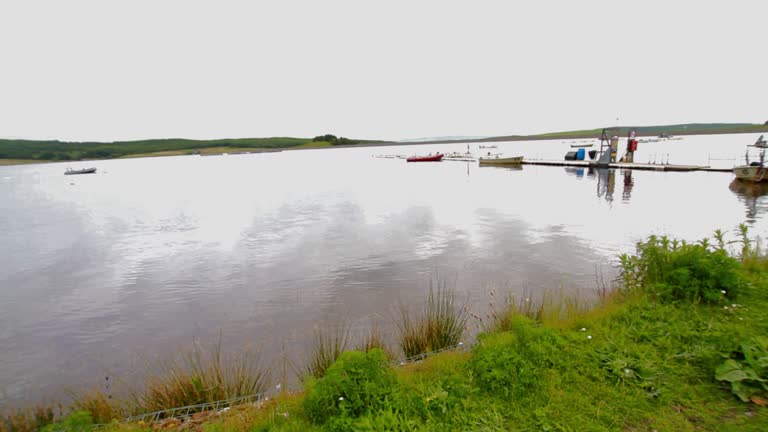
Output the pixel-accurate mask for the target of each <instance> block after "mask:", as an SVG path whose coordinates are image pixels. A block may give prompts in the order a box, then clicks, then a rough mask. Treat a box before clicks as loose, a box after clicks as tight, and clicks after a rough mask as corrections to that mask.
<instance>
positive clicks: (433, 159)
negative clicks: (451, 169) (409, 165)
mask: <svg viewBox="0 0 768 432" xmlns="http://www.w3.org/2000/svg"><path fill="white" fill-rule="evenodd" d="M441 160H443V154H442V153H437V154H434V155H428V156H411V157H409V158H408V159H406V161H408V162H440V161H441Z"/></svg>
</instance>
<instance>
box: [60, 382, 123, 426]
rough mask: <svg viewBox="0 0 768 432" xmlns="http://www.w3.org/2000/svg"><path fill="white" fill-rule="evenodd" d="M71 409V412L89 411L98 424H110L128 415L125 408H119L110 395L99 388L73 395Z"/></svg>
mask: <svg viewBox="0 0 768 432" xmlns="http://www.w3.org/2000/svg"><path fill="white" fill-rule="evenodd" d="M70 409H71V411H88V412H89V413H90V414H91V418H92V419H93V422H94V423H96V424H99V423H109V422H111V421H112V420H115V419H120V418H122V417H124V416H125V414H126V412H125V410H124V407H123V406H119V405H118V403H117V402H116V401H115V400H113V399H112V398H111V396H110V395H107V394H105V393H104V391H102V390H101V389H98V388H96V389H91V390H89V391H86V392H84V393H78V394H73V398H72V406H71V408H70Z"/></svg>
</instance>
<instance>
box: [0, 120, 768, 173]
mask: <svg viewBox="0 0 768 432" xmlns="http://www.w3.org/2000/svg"><path fill="white" fill-rule="evenodd" d="M609 129H610V130H611V133H612V134H616V135H619V136H624V135H626V134H627V133H628V132H629V130H631V129H635V130H636V131H637V134H638V136H658V135H660V134H662V133H663V134H666V135H678V136H679V135H714V134H736V133H759V132H768V124H750V123H690V124H680V125H666V126H640V127H627V126H617V127H614V128H609ZM601 131H602V129H589V130H580V131H566V132H553V133H543V134H534V135H509V136H498V137H487V138H470V139H460V138H459V139H455V140H421V141H408V142H403V141H381V140H378V141H377V140H353V139H347V138H344V137H336V136H334V135H321V136H317V137H315V138H313V139H312V138H289V137H277V138H235V139H217V140H192V139H151V140H140V141H115V142H64V141H43V140H16V139H0V166H2V165H19V164H32V163H47V162H63V161H67V162H74V161H86V160H103V159H116V158H128V157H158V156H181V155H192V154H201V155H209V154H222V153H230V154H234V153H246V152H250V153H255V152H266V151H282V150H302V149H318V148H345V147H373V146H392V145H420V144H460V143H485V142H500V141H535V140H554V139H587V138H599V137H600V134H601Z"/></svg>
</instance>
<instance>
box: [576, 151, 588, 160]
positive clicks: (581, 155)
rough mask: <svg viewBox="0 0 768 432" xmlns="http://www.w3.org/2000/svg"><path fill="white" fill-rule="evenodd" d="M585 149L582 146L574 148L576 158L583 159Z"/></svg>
mask: <svg viewBox="0 0 768 432" xmlns="http://www.w3.org/2000/svg"><path fill="white" fill-rule="evenodd" d="M586 153H587V151H586V150H584V149H583V148H580V149H578V150H576V160H584V156H585V155H586Z"/></svg>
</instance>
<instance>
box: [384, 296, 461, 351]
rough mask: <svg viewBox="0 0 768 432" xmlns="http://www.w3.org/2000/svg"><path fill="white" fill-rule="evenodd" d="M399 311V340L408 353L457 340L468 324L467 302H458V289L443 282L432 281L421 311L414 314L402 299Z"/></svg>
mask: <svg viewBox="0 0 768 432" xmlns="http://www.w3.org/2000/svg"><path fill="white" fill-rule="evenodd" d="M399 311H400V321H399V322H398V323H397V326H398V330H399V339H400V340H399V342H400V348H401V349H402V350H403V354H405V356H406V357H413V356H417V355H419V354H425V353H428V352H431V351H436V350H439V349H443V348H448V347H450V346H454V345H456V344H458V343H459V342H460V341H461V337H462V335H463V334H464V331H465V329H466V326H467V318H468V312H467V307H466V302H464V303H463V304H459V303H458V302H457V300H456V292H455V290H453V289H450V288H448V287H447V285H446V284H445V283H442V282H438V284H437V287H435V286H434V284H433V283H432V282H431V281H430V284H429V293H428V295H427V301H426V304H425V305H424V309H423V310H422V311H421V312H420V313H418V314H414V313H413V312H412V311H410V310H409V308H408V307H406V306H405V305H403V304H402V303H400V305H399Z"/></svg>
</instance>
